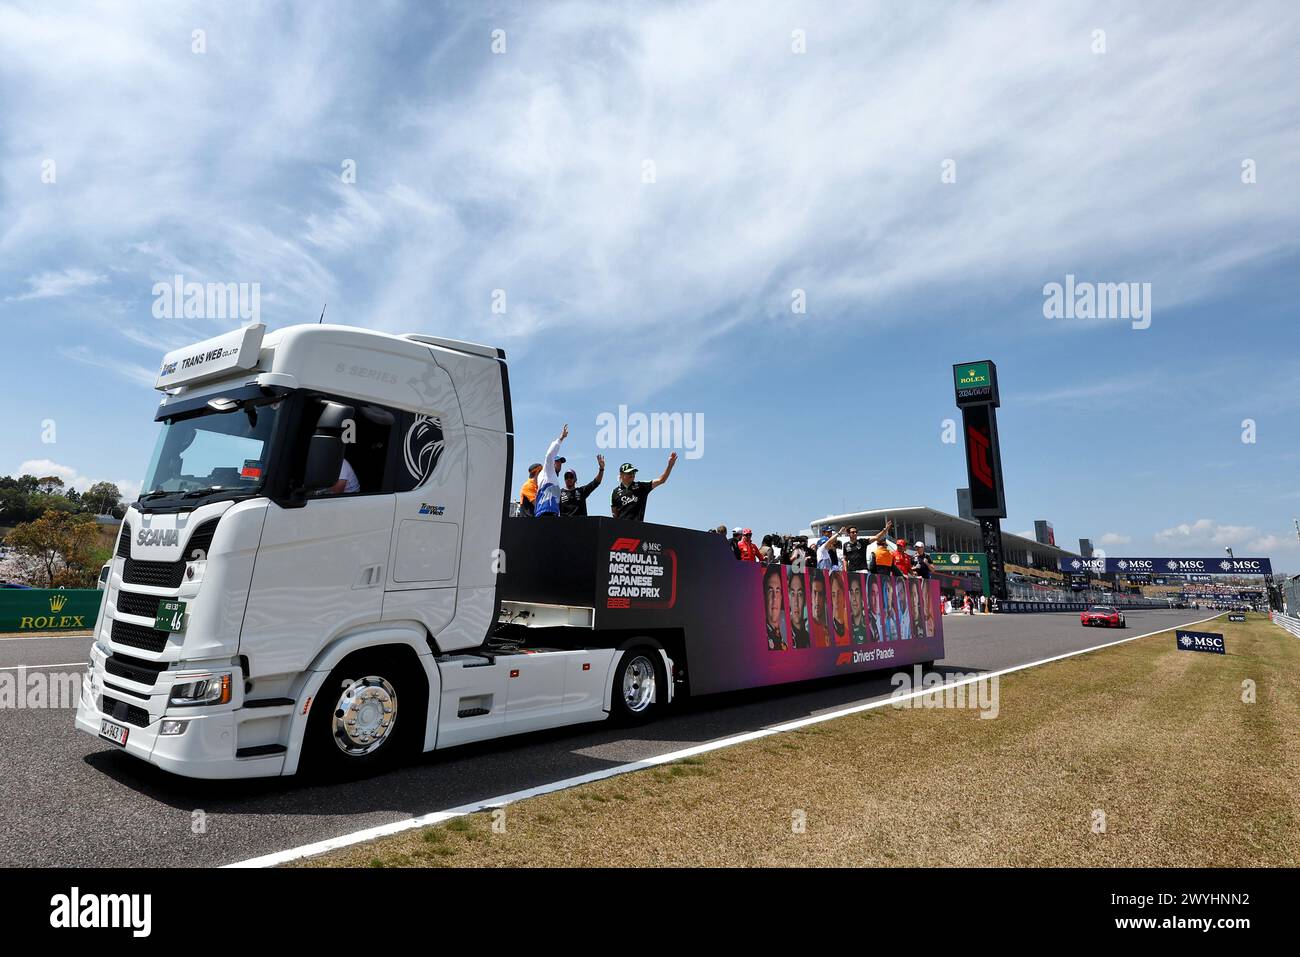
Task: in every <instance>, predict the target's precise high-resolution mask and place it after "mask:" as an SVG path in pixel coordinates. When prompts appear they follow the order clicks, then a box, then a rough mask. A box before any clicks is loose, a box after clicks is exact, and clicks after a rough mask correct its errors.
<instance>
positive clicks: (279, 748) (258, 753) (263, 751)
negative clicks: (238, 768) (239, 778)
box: [235, 744, 289, 758]
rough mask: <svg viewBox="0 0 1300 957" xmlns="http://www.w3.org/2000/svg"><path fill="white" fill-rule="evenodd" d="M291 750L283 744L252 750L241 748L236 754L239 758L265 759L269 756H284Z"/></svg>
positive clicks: (252, 748) (263, 745) (262, 745)
mask: <svg viewBox="0 0 1300 957" xmlns="http://www.w3.org/2000/svg"><path fill="white" fill-rule="evenodd" d="M287 750H289V749H288V748H286V747H285V746H284V745H283V744H259V745H256V746H255V747H251V748H240V749H239V750H238V751H236V752H235V757H237V758H264V757H266V756H267V755H268V754H284V752H285V751H287Z"/></svg>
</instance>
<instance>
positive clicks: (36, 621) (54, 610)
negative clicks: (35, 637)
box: [0, 588, 104, 632]
mask: <svg viewBox="0 0 1300 957" xmlns="http://www.w3.org/2000/svg"><path fill="white" fill-rule="evenodd" d="M103 599H104V593H103V592H102V591H100V590H99V589H98V588H5V589H0V631H15V632H24V631H31V632H43V631H76V630H81V631H89V630H90V629H91V628H94V627H95V618H96V616H98V615H99V603H100V602H101V601H103Z"/></svg>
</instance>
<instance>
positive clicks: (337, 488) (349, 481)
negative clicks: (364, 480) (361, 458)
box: [325, 459, 361, 495]
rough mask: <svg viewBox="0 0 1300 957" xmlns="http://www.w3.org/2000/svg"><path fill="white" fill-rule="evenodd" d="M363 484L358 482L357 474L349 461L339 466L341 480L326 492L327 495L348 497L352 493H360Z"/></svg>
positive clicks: (344, 461)
mask: <svg viewBox="0 0 1300 957" xmlns="http://www.w3.org/2000/svg"><path fill="white" fill-rule="evenodd" d="M360 491H361V483H360V482H359V481H357V473H356V472H355V471H354V470H353V468H352V463H351V462H349V461H348V460H347V459H344V460H343V464H342V465H340V466H339V480H338V481H337V482H335V483H334V484H333V485H331V486H330V487H329V488H327V489H326V490H325V494H326V495H347V494H351V493H352V492H360Z"/></svg>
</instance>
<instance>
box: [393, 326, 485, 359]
mask: <svg viewBox="0 0 1300 957" xmlns="http://www.w3.org/2000/svg"><path fill="white" fill-rule="evenodd" d="M401 338H403V339H410V340H411V341H412V342H423V343H425V344H426V345H430V346H440V347H441V348H443V349H451V350H452V351H453V352H467V353H469V354H470V355H474V356H486V357H487V358H489V359H504V358H505V357H506V354H505V351H504V350H502V349H497V348H495V347H494V346H485V345H481V344H479V343H477V342H464V341H462V340H460V339H444V338H442V336H429V335H425V334H424V333H422V332H408V333H406V334H405V335H403V336H402V337H401Z"/></svg>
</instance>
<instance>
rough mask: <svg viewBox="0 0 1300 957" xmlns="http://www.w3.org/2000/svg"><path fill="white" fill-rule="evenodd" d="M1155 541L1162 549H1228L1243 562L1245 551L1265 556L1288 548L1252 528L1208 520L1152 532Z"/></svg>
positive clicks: (1286, 543) (1281, 540)
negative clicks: (1173, 547) (1174, 547)
mask: <svg viewBox="0 0 1300 957" xmlns="http://www.w3.org/2000/svg"><path fill="white" fill-rule="evenodd" d="M1155 540H1156V542H1158V543H1160V544H1162V545H1174V546H1177V547H1180V548H1191V547H1205V548H1214V549H1216V550H1218V549H1222V548H1231V549H1232V550H1233V551H1234V552H1235V553H1240V554H1241V555H1242V557H1243V558H1244V557H1247V556H1246V552H1247V551H1250V552H1254V553H1261V554H1263V555H1267V554H1268V553H1269V552H1270V551H1274V550H1277V549H1279V548H1287V547H1289V546H1290V545H1291V542H1290V541H1289V540H1288V539H1286V538H1283V537H1281V536H1279V535H1273V534H1271V533H1265V532H1261V531H1260V529H1258V528H1256V527H1255V526H1253V525H1222V524H1220V523H1219V522H1216V521H1215V520H1214V519H1212V518H1198V519H1197V520H1196V521H1194V522H1184V523H1182V524H1180V525H1174V526H1172V527H1170V528H1165V529H1161V530H1160V531H1158V532H1156V534H1155Z"/></svg>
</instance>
